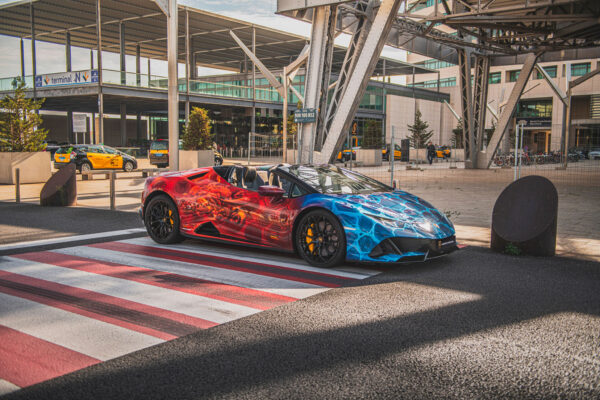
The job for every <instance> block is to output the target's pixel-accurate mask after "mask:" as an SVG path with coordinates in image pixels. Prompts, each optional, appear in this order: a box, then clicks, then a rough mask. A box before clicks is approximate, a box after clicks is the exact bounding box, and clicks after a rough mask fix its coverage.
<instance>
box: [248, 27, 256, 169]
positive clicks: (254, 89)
mask: <svg viewBox="0 0 600 400" xmlns="http://www.w3.org/2000/svg"><path fill="white" fill-rule="evenodd" d="M252 54H256V28H255V27H254V25H252ZM255 130H256V63H255V62H254V60H252V119H251V120H250V132H254V131H255ZM250 132H248V165H250Z"/></svg>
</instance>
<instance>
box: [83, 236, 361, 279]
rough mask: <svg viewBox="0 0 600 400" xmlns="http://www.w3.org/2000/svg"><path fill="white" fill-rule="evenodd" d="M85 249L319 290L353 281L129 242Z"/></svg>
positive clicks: (299, 270)
mask: <svg viewBox="0 0 600 400" xmlns="http://www.w3.org/2000/svg"><path fill="white" fill-rule="evenodd" d="M89 246H90V247H95V248H99V249H105V250H113V251H119V252H123V253H131V254H138V255H143V256H150V257H155V258H162V259H166V260H173V261H181V262H186V263H192V264H198V265H205V266H209V267H216V268H222V269H229V270H234V271H240V272H248V273H252V274H256V275H263V276H270V277H273V278H279V279H286V280H290V281H295V282H303V283H309V284H313V285H317V286H323V287H331V288H333V287H340V286H342V285H343V284H345V283H347V282H350V281H353V280H354V279H353V278H347V277H343V276H336V275H332V274H327V273H322V272H315V271H306V270H301V269H295V268H288V267H281V266H277V265H269V264H263V263H257V262H253V261H242V260H236V259H233V258H225V257H219V256H213V255H208V254H201V253H193V252H189V251H182V250H171V249H164V248H156V247H150V246H142V245H137V244H130V243H122V242H107V243H97V244H92V245H89Z"/></svg>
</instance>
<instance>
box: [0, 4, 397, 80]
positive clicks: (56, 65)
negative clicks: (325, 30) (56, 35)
mask: <svg viewBox="0 0 600 400" xmlns="http://www.w3.org/2000/svg"><path fill="white" fill-rule="evenodd" d="M11 1H12V0H0V6H2V4H5V3H8V2H11ZM148 1H150V0H148ZM178 3H179V4H182V5H186V6H190V7H195V8H199V9H202V10H206V11H210V12H213V13H216V14H220V15H224V16H227V17H231V18H236V19H240V20H243V21H248V22H252V23H254V24H257V25H263V26H267V27H270V28H273V29H278V30H282V31H286V32H290V33H294V34H298V35H303V36H306V37H309V36H310V24H307V23H304V22H301V21H297V20H294V19H292V18H289V17H284V16H281V15H276V14H275V10H276V8H277V0H230V1H223V0H179V1H178ZM348 42H349V37H348V35H340V36H339V37H338V38H337V40H336V44H340V45H344V46H345V45H347V43H348ZM0 54H1V56H0V78H5V77H14V76H16V75H20V68H21V67H20V50H19V40H18V39H17V38H11V37H7V36H2V35H0ZM36 54H37V57H36V58H37V60H38V63H37V73H38V74H48V73H53V72H62V71H64V70H65V52H64V46H62V45H56V44H51V43H45V42H41V41H36ZM382 54H383V55H384V56H385V57H389V58H393V59H398V60H403V61H404V60H406V52H404V51H403V50H398V49H393V48H388V47H386V48H384V50H383V53H382ZM71 59H72V64H73V65H72V69H73V70H74V71H77V70H84V69H88V68H89V67H90V51H89V50H88V49H81V48H77V47H72V49H71ZM42 60H43V62H42ZM102 62H103V67H104V68H108V69H119V57H118V54H116V53H107V52H103V58H102ZM126 64H127V70H128V71H134V70H135V57H134V56H127V60H126ZM25 65H26V68H25V74H26V75H31V73H32V72H31V69H32V68H31V42H30V41H28V40H27V41H25ZM141 69H142V71H141V72H142V73H146V72H147V63H146V62H144V61H143V62H142V63H141ZM183 71H184V67H183V65H180V72H181V73H182V74H183ZM151 72H152V74H153V75H159V76H166V75H167V67H166V62H163V61H158V60H156V61H152V64H151ZM215 73H219V71H218V70H212V69H209V68H200V70H199V75H200V76H202V75H211V74H215Z"/></svg>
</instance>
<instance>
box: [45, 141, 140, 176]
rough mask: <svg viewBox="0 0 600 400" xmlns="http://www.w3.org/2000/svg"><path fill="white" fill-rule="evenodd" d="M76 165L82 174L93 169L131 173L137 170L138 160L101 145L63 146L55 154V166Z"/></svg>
mask: <svg viewBox="0 0 600 400" xmlns="http://www.w3.org/2000/svg"><path fill="white" fill-rule="evenodd" d="M67 164H75V167H76V168H77V169H78V170H79V171H80V172H89V171H91V170H92V169H123V171H126V172H130V171H133V170H134V169H136V168H137V160H136V159H135V158H134V157H132V156H130V155H129V154H125V153H123V152H122V151H119V150H117V149H114V148H112V147H109V146H104V145H100V144H70V145H66V146H61V147H60V148H59V149H58V150H56V152H55V153H54V166H55V167H56V168H60V167H63V166H65V165H67Z"/></svg>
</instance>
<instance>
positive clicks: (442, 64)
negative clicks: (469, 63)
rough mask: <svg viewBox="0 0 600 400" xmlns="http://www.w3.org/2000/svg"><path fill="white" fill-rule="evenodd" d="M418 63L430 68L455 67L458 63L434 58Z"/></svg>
mask: <svg viewBox="0 0 600 400" xmlns="http://www.w3.org/2000/svg"><path fill="white" fill-rule="evenodd" d="M416 64H417V65H422V66H424V67H425V68H430V69H441V68H447V67H454V66H455V65H456V64H452V63H449V62H447V61H440V60H433V59H432V60H425V61H421V62H418V63H416Z"/></svg>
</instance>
